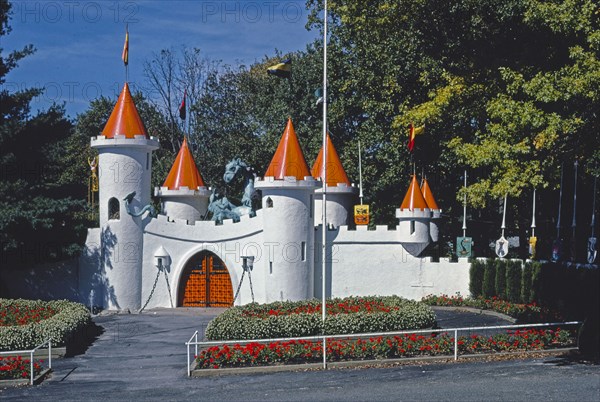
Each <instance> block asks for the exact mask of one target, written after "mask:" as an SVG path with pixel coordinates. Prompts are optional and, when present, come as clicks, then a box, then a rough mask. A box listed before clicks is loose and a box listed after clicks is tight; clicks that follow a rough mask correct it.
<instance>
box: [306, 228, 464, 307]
mask: <svg viewBox="0 0 600 402" xmlns="http://www.w3.org/2000/svg"><path fill="white" fill-rule="evenodd" d="M396 229H397V228H396ZM321 231H322V226H319V227H317V231H316V234H315V239H317V240H316V241H315V297H317V298H320V297H321V292H322V290H321V289H322V286H321V283H322V276H321V272H322V259H321V255H322V252H321V249H322V247H321V244H322V243H321V240H320V239H321V236H322V232H321ZM402 237H403V236H401V234H400V233H399V231H398V230H389V229H388V228H387V226H376V227H375V230H368V229H367V227H366V226H358V227H357V228H356V230H349V228H348V227H347V226H341V227H339V228H337V229H334V230H328V231H327V254H326V255H327V259H326V285H325V286H326V287H325V290H326V295H327V297H346V296H369V295H382V296H385V295H399V296H402V297H406V298H409V299H415V300H420V299H421V298H422V297H423V296H427V295H429V294H455V293H457V292H459V293H461V294H462V295H468V294H469V266H470V264H469V263H468V261H467V259H460V260H459V262H450V261H449V260H448V259H440V262H432V261H431V259H430V258H428V257H414V256H413V255H411V254H410V253H408V252H407V251H406V249H405V248H404V246H403V244H402V241H401V240H402Z"/></svg>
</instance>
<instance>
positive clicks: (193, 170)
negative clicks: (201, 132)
mask: <svg viewBox="0 0 600 402" xmlns="http://www.w3.org/2000/svg"><path fill="white" fill-rule="evenodd" d="M163 187H168V188H169V190H178V189H179V188H180V187H187V188H189V189H191V190H195V189H197V188H198V187H205V185H204V180H202V176H201V175H200V172H199V171H198V168H197V167H196V163H195V162H194V157H193V156H192V152H191V151H190V149H189V148H188V145H187V140H186V139H185V138H184V139H183V144H181V148H180V149H179V153H178V154H177V157H176V158H175V162H173V167H172V168H171V171H170V172H169V175H168V176H167V179H166V180H165V183H164V184H163Z"/></svg>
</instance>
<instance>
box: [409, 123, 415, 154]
mask: <svg viewBox="0 0 600 402" xmlns="http://www.w3.org/2000/svg"><path fill="white" fill-rule="evenodd" d="M414 147H415V126H414V125H413V124H412V123H410V126H409V128H408V150H409V151H410V152H412V151H413V148H414Z"/></svg>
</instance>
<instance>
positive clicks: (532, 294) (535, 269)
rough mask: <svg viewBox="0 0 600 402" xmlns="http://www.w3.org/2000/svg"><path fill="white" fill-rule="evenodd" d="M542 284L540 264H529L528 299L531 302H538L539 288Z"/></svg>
mask: <svg viewBox="0 0 600 402" xmlns="http://www.w3.org/2000/svg"><path fill="white" fill-rule="evenodd" d="M541 284H542V263H540V262H538V261H535V262H533V263H532V264H531V288H530V290H529V299H530V300H531V301H532V302H536V303H539V302H540V287H541Z"/></svg>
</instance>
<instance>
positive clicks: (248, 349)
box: [196, 328, 574, 369]
mask: <svg viewBox="0 0 600 402" xmlns="http://www.w3.org/2000/svg"><path fill="white" fill-rule="evenodd" d="M457 343H458V351H459V353H462V354H465V353H489V352H505V351H520V350H541V349H545V348H551V347H562V346H567V345H571V344H573V343H574V339H573V336H572V334H571V333H570V332H569V331H566V330H562V329H560V328H558V329H556V330H536V329H527V330H519V331H509V332H507V333H501V334H496V335H492V336H488V337H484V336H481V335H471V336H461V337H459V338H458V342H457ZM453 350H454V337H453V336H451V335H449V334H447V333H442V334H430V335H417V334H407V335H402V336H387V337H382V336H379V337H374V338H368V339H341V340H340V339H329V340H327V359H328V360H329V361H341V360H355V359H385V358H398V357H413V356H423V355H427V356H440V355H451V354H452V353H453ZM322 359H323V345H322V343H321V341H315V342H313V341H307V340H298V341H295V340H291V341H285V342H271V343H266V344H263V343H257V342H251V343H247V344H245V345H239V344H235V345H233V346H229V345H222V346H213V347H210V348H208V349H205V350H203V351H202V352H200V354H199V355H198V356H197V357H196V361H197V364H198V366H197V367H198V368H202V369H207V368H208V369H218V368H223V367H244V366H260V365H268V364H274V363H275V364H293V363H310V362H319V361H322Z"/></svg>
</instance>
